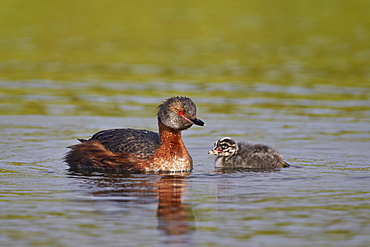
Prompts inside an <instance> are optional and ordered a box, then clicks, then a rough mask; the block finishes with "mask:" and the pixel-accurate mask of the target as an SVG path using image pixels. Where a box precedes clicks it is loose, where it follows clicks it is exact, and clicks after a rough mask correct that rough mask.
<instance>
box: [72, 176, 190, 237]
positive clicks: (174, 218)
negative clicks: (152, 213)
mask: <svg viewBox="0 0 370 247" xmlns="http://www.w3.org/2000/svg"><path fill="white" fill-rule="evenodd" d="M189 174H190V173H179V174H162V175H142V174H109V173H101V174H86V173H84V174H81V173H73V177H74V178H76V177H77V178H78V177H79V178H84V182H83V183H84V184H85V186H86V185H87V186H88V187H90V188H91V189H92V192H91V193H92V195H93V196H96V197H107V201H109V202H112V201H115V202H116V203H119V206H123V207H124V206H125V205H127V203H130V204H132V203H133V204H152V203H158V207H157V211H156V216H157V220H158V227H157V229H158V230H159V231H160V232H161V234H162V235H163V236H164V237H165V239H164V242H166V243H169V242H170V243H189V241H190V240H191V238H189V236H190V235H191V234H192V233H193V232H194V230H195V226H194V225H195V224H194V215H193V212H192V209H191V207H190V206H189V205H188V204H186V203H184V202H183V198H182V197H183V195H184V193H185V192H186V187H187V183H186V177H187V176H188V175H189ZM71 175H72V174H71ZM76 175H77V176H76ZM143 217H144V216H143ZM166 236H167V237H166Z"/></svg>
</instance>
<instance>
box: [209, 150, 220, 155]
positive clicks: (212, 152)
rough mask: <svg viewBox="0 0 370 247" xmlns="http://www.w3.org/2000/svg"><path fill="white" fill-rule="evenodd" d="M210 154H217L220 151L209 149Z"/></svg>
mask: <svg viewBox="0 0 370 247" xmlns="http://www.w3.org/2000/svg"><path fill="white" fill-rule="evenodd" d="M208 154H215V155H217V154H218V152H217V151H216V150H215V149H212V150H209V151H208Z"/></svg>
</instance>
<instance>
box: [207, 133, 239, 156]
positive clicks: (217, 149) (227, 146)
mask: <svg viewBox="0 0 370 247" xmlns="http://www.w3.org/2000/svg"><path fill="white" fill-rule="evenodd" d="M237 151H238V144H236V142H235V141H234V140H233V139H231V138H230V137H223V138H221V139H220V140H218V141H217V142H216V143H215V145H214V147H213V149H212V150H210V151H209V152H208V154H215V155H217V156H233V155H234V154H235V153H236V152H237Z"/></svg>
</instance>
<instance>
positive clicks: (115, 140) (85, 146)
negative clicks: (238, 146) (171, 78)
mask: <svg viewBox="0 0 370 247" xmlns="http://www.w3.org/2000/svg"><path fill="white" fill-rule="evenodd" d="M158 108H159V110H158V113H157V119H158V127H159V133H156V132H153V131H148V130H141V129H110V130H102V131H99V132H97V133H96V134H94V135H93V136H92V137H91V138H90V139H88V140H84V139H79V141H80V142H81V143H80V144H76V145H73V146H70V147H69V148H71V150H70V151H69V152H67V154H66V155H65V157H64V161H65V162H67V163H68V165H69V166H70V168H71V169H88V170H115V171H137V172H144V171H151V172H159V171H171V172H183V171H191V170H192V168H193V163H192V158H191V156H190V155H189V153H188V151H187V149H186V147H185V145H184V143H183V141H182V139H181V131H182V130H186V129H188V128H190V127H191V126H192V125H193V124H196V125H200V126H204V125H205V123H204V122H203V121H202V120H200V119H198V118H197V117H196V106H195V104H194V103H193V101H192V100H191V99H189V98H187V97H172V98H169V99H167V100H165V101H164V102H163V103H162V104H161V105H159V106H158Z"/></svg>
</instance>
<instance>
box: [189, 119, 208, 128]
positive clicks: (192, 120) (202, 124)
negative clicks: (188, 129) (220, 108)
mask: <svg viewBox="0 0 370 247" xmlns="http://www.w3.org/2000/svg"><path fill="white" fill-rule="evenodd" d="M190 121H191V122H192V123H193V124H196V125H199V126H205V125H206V124H205V123H204V122H203V121H202V120H200V119H198V118H192V119H190Z"/></svg>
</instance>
